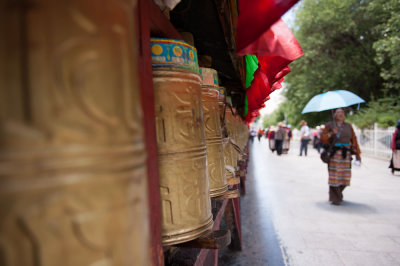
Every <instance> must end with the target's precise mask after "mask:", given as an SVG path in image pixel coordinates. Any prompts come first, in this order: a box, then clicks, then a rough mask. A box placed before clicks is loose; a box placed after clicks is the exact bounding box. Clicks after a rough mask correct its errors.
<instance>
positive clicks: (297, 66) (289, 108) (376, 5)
mask: <svg viewBox="0 0 400 266" xmlns="http://www.w3.org/2000/svg"><path fill="white" fill-rule="evenodd" d="M399 3H400V1H399V0H374V1H372V0H361V1H360V0H357V1H356V0H331V1H318V0H303V1H302V2H300V4H299V7H298V9H297V12H296V20H295V25H296V27H295V28H294V29H293V31H294V34H295V36H296V38H297V39H298V41H299V43H300V45H301V46H302V48H303V50H304V52H305V56H303V57H302V58H300V59H299V60H297V61H295V62H293V63H292V64H291V69H292V72H291V73H290V74H289V75H287V78H286V83H287V86H286V89H285V96H286V98H287V99H289V100H288V101H287V102H285V103H283V104H282V105H283V108H284V109H285V113H286V114H287V117H288V120H292V121H293V122H294V123H298V122H299V121H300V120H301V119H305V120H307V121H308V122H309V124H310V125H311V126H314V125H318V124H320V123H322V122H323V121H326V120H328V119H330V118H331V112H330V111H327V112H321V113H310V114H305V115H302V114H301V110H302V109H303V108H304V106H305V105H306V103H307V102H308V101H309V100H310V99H311V98H312V97H313V96H314V95H316V94H319V93H322V92H326V91H330V90H338V89H346V90H349V91H352V92H354V93H356V94H357V95H359V96H361V97H362V98H363V99H365V100H366V101H367V102H369V101H371V100H372V99H381V98H384V97H388V99H389V98H390V99H392V98H394V99H397V102H398V101H399V94H400V89H399V86H400V82H399V81H400V69H399V66H400V49H399V48H400V38H399V30H400V17H399V16H400V10H399V8H400V7H399V5H400V4H399ZM395 102H396V101H395ZM384 103H387V102H385V101H378V102H377V104H384ZM394 104H396V103H394ZM372 106H375V105H374V104H371V105H368V106H367V108H371V107H372ZM363 108H365V106H363ZM381 115H382V116H387V114H386V113H381ZM388 117H391V116H390V115H389V116H388ZM376 119H378V118H376ZM371 121H372V120H371ZM376 121H377V120H376Z"/></svg>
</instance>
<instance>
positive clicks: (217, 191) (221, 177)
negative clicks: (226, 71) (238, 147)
mask: <svg viewBox="0 0 400 266" xmlns="http://www.w3.org/2000/svg"><path fill="white" fill-rule="evenodd" d="M202 102H203V110H204V125H205V135H206V145H207V161H208V177H209V181H210V196H211V197H217V196H220V195H222V194H224V193H225V192H226V191H227V190H228V185H227V183H226V177H225V162H224V157H223V156H224V152H223V146H222V134H221V123H220V114H219V103H218V91H217V90H215V89H212V88H209V87H203V88H202Z"/></svg>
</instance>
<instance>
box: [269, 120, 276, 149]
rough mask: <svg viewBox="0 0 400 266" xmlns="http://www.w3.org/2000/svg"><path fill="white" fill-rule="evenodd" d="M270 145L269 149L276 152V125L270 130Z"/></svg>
mask: <svg viewBox="0 0 400 266" xmlns="http://www.w3.org/2000/svg"><path fill="white" fill-rule="evenodd" d="M268 145H269V149H270V150H271V151H272V152H274V151H275V127H274V126H270V128H269V130H268Z"/></svg>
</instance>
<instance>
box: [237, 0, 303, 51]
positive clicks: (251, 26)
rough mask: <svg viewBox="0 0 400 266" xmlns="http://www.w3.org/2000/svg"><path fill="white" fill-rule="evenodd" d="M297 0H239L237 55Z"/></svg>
mask: <svg viewBox="0 0 400 266" xmlns="http://www.w3.org/2000/svg"><path fill="white" fill-rule="evenodd" d="M297 2H298V0H239V18H238V23H237V34H236V36H237V38H236V47H237V51H238V53H239V55H244V54H246V53H245V52H243V53H242V50H243V49H246V48H247V47H248V46H249V45H250V44H252V43H253V42H254V41H256V40H257V39H258V38H259V37H260V36H261V35H263V34H264V33H265V32H266V31H267V30H268V29H269V27H271V25H273V24H274V23H275V22H276V21H277V20H278V19H279V18H280V17H281V16H282V15H283V14H285V12H286V11H288V10H289V9H290V8H291V7H292V6H293V5H294V4H295V3H297Z"/></svg>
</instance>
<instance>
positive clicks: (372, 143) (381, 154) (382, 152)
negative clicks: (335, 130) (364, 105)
mask: <svg viewBox="0 0 400 266" xmlns="http://www.w3.org/2000/svg"><path fill="white" fill-rule="evenodd" d="M353 128H354V131H355V133H356V135H357V140H358V144H359V145H360V149H361V152H362V153H363V154H366V155H372V156H374V157H378V158H382V159H390V158H391V157H392V150H391V149H390V142H391V140H392V135H393V132H394V130H395V128H394V127H390V128H379V127H378V125H377V124H375V125H374V128H373V129H364V130H361V129H359V128H357V127H356V126H355V125H353Z"/></svg>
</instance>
